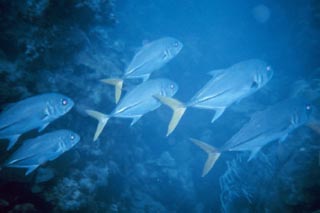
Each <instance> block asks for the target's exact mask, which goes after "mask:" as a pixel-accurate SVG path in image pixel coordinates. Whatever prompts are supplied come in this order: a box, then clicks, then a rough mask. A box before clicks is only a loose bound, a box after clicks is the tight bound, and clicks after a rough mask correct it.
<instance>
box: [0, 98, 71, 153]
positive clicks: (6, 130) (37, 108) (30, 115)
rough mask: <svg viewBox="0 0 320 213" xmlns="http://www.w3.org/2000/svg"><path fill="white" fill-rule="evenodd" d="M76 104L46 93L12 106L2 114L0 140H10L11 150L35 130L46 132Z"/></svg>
mask: <svg viewBox="0 0 320 213" xmlns="http://www.w3.org/2000/svg"><path fill="white" fill-rule="evenodd" d="M73 106H74V102H73V101H72V100H71V99H70V98H69V97H67V96H65V95H63V94H59V93H45V94H41V95H36V96H33V97H29V98H26V99H24V100H21V101H19V102H17V103H14V104H11V105H10V106H9V107H8V108H7V109H5V110H4V111H3V112H2V113H1V114H0V139H8V140H9V145H8V147H7V150H10V149H11V148H12V147H13V146H14V145H15V143H16V142H17V141H18V139H19V137H20V136H21V135H22V134H24V133H26V132H28V131H30V130H33V129H38V131H39V132H41V131H42V130H44V129H45V128H46V127H47V126H48V125H49V124H50V123H51V122H52V121H54V120H56V119H57V118H59V117H61V116H63V115H64V114H66V113H67V112H69V111H70V110H71V108H72V107H73Z"/></svg>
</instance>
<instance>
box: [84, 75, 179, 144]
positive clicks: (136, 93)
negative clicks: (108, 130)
mask: <svg viewBox="0 0 320 213" xmlns="http://www.w3.org/2000/svg"><path fill="white" fill-rule="evenodd" d="M177 91H178V85H177V84H176V83H175V82H173V81H171V80H168V79H164V78H160V79H153V80H148V81H146V82H144V83H142V84H140V85H138V86H136V87H135V88H134V89H133V90H131V91H130V92H128V93H127V94H126V96H125V97H123V99H121V101H120V103H119V104H118V105H117V106H116V108H115V109H114V110H113V112H112V113H111V114H110V115H106V114H103V113H100V112H97V111H94V110H86V112H87V114H88V115H90V116H91V117H93V118H95V119H97V120H98V121H99V123H98V126H97V130H96V133H95V135H94V139H93V140H94V141H95V140H97V139H98V137H99V135H100V134H101V132H102V130H103V128H104V127H105V125H106V124H107V122H108V120H109V119H110V118H111V117H118V118H131V119H133V120H132V122H131V125H133V124H135V123H136V122H137V121H138V120H139V119H140V118H141V117H142V116H143V115H144V114H146V113H147V112H150V111H153V110H155V109H157V108H158V107H160V105H161V103H160V102H159V101H158V100H157V99H156V98H155V97H154V96H155V95H161V96H164V97H172V96H173V95H174V94H175V93H176V92H177Z"/></svg>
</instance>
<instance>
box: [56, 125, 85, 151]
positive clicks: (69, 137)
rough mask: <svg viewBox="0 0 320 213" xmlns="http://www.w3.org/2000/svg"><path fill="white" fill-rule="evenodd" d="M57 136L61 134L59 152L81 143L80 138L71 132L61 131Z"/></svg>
mask: <svg viewBox="0 0 320 213" xmlns="http://www.w3.org/2000/svg"><path fill="white" fill-rule="evenodd" d="M57 134H60V139H61V141H60V143H59V150H60V151H61V152H65V151H67V150H69V149H71V148H72V147H73V146H75V145H76V144H77V143H78V142H79V141H80V136H79V135H78V134H77V133H75V132H73V131H70V130H60V131H59V132H58V133H57Z"/></svg>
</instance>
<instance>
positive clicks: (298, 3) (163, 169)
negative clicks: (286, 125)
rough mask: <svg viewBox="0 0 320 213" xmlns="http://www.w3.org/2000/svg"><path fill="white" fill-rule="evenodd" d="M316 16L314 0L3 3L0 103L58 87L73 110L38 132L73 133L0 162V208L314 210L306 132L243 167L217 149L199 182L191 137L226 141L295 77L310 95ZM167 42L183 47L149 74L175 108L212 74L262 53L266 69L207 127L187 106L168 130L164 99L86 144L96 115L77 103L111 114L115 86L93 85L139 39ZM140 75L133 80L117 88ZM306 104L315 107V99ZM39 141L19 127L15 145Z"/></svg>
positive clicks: (317, 186) (313, 145) (206, 116)
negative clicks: (30, 154) (34, 161)
mask: <svg viewBox="0 0 320 213" xmlns="http://www.w3.org/2000/svg"><path fill="white" fill-rule="evenodd" d="M319 16H320V3H319V2H318V1H316V0H308V1H302V0H294V1H290V2H288V1H254V0H247V1H244V0H242V1H230V0H226V1H215V0H214V1H206V0H203V1H191V0H184V1H183V0H176V1H151V0H136V1H128V0H118V1H116V0H113V1H111V0H109V1H102V0H95V1H85V0H81V1H67V0H65V1H64V0H62V1H59V3H57V2H53V1H46V0H40V1H33V0H25V1H21V2H20V3H17V2H11V1H5V0H3V1H0V29H1V32H3V33H1V35H0V47H1V49H0V76H1V84H0V95H1V96H0V97H1V98H0V108H1V109H2V110H5V109H6V107H8V106H10V104H12V103H14V102H17V101H19V100H22V99H24V98H27V97H30V96H33V95H36V94H41V93H46V92H60V93H63V94H65V95H68V96H69V97H71V98H72V99H73V100H74V102H75V107H74V108H73V110H72V111H71V112H69V113H68V114H66V115H65V116H63V117H62V118H60V119H58V120H57V121H55V122H54V123H52V124H51V125H49V126H48V128H46V129H45V131H44V133H46V132H50V131H53V130H58V129H61V128H67V129H71V130H73V131H75V132H77V133H78V134H79V135H80V136H81V141H80V142H79V144H77V146H76V147H74V148H73V149H71V150H69V151H68V152H66V153H65V154H63V155H62V156H60V157H59V158H58V159H57V160H55V161H52V162H48V163H46V164H44V165H42V166H41V168H39V169H37V171H35V172H34V173H32V174H30V175H29V176H25V175H24V171H23V170H21V169H12V168H11V169H10V168H3V169H2V170H1V172H0V180H1V181H0V211H2V212H9V211H10V210H11V211H13V212H14V211H17V212H19V211H23V209H24V210H25V211H27V210H28V211H35V212H67V211H72V212H89V211H91V212H315V211H317V210H318V209H320V204H319V195H320V183H319V181H318V180H319V177H320V172H319V171H320V170H319V148H320V147H319V144H318V141H319V135H318V134H317V131H314V130H312V129H310V128H308V127H306V126H302V127H301V128H298V129H297V130H295V131H294V132H292V133H290V135H289V136H288V138H287V139H286V140H285V141H284V142H283V143H281V144H279V143H278V142H277V141H274V142H272V143H270V144H268V145H267V146H266V147H264V148H263V149H262V150H261V152H259V153H258V155H257V156H256V158H254V159H253V160H252V161H250V162H247V159H248V156H249V155H248V153H247V152H232V153H229V152H226V153H223V154H222V156H221V157H220V158H219V160H218V161H217V163H216V164H215V165H214V167H213V168H212V170H211V171H210V172H209V173H208V175H207V176H205V177H203V178H202V177H201V172H202V168H203V165H204V162H205V160H206V157H207V156H206V154H205V153H204V152H203V151H201V149H199V148H198V147H196V146H195V145H194V144H192V143H191V142H190V141H189V138H190V137H193V138H199V139H201V140H203V141H206V142H208V143H209V144H211V145H214V146H217V147H219V146H221V145H223V144H224V143H225V142H226V141H227V140H228V139H230V138H231V137H232V135H233V134H235V133H236V132H237V131H238V130H239V129H240V128H241V127H242V126H243V125H245V124H246V123H247V122H248V121H249V119H250V118H251V116H252V114H253V113H254V112H256V111H259V110H263V109H265V108H267V107H268V106H270V105H272V104H274V103H277V102H279V101H281V100H284V99H286V98H289V97H290V96H291V95H292V93H293V91H294V90H296V89H298V88H299V86H298V85H301V84H297V82H298V81H300V82H301V80H303V82H304V83H303V85H304V86H306V88H307V89H306V90H307V92H306V93H307V94H308V95H311V96H312V97H314V96H315V97H318V93H319V91H318V89H319V82H318V79H319V58H320V51H319V49H320V40H319V38H320V18H319ZM164 36H172V37H175V38H177V39H178V40H179V41H181V42H182V43H183V44H184V47H183V49H182V51H181V52H180V53H179V54H178V55H177V56H176V57H175V58H174V59H173V60H172V61H170V62H169V63H168V64H166V65H165V66H164V67H162V68H161V69H160V70H157V71H155V72H154V73H153V74H152V75H151V78H157V77H165V78H169V79H171V80H174V81H175V82H176V83H177V84H178V85H179V91H178V92H177V94H176V95H175V96H174V97H175V98H177V99H179V100H182V101H184V102H187V101H188V100H189V99H190V98H191V97H192V96H193V95H194V94H195V93H196V92H197V91H198V90H199V89H201V88H202V87H203V85H204V84H205V83H206V82H208V81H209V80H210V78H211V77H210V76H209V75H208V74H207V73H208V72H209V71H211V70H215V69H225V68H228V67H230V66H232V65H233V64H236V63H238V62H241V61H244V60H248V59H251V58H258V59H261V60H264V61H267V62H268V63H269V64H270V65H271V66H272V68H273V70H274V76H273V78H272V80H271V81H270V82H269V83H268V84H267V85H266V86H265V87H263V88H262V89H261V90H259V91H258V92H257V93H255V94H254V95H252V96H249V97H248V98H245V99H244V100H242V101H240V102H239V103H236V104H233V105H232V106H231V107H230V108H228V109H227V110H226V111H225V113H224V114H223V115H222V116H221V117H220V118H219V119H218V120H217V121H216V122H215V123H214V124H211V123H210V121H211V118H212V116H213V114H214V112H213V111H207V110H199V109H192V108H190V109H188V110H187V112H186V113H185V115H184V117H183V118H182V120H181V122H180V124H179V125H178V127H177V128H176V130H175V131H174V132H173V134H172V135H170V136H169V137H166V136H165V134H166V131H167V125H168V122H169V120H170V117H171V111H170V109H169V108H168V107H165V106H161V107H160V108H159V109H157V110H155V111H153V112H150V113H148V114H146V115H144V116H143V117H142V119H141V120H139V121H138V122H137V123H136V124H135V125H134V126H132V127H130V122H131V121H130V120H126V119H117V118H112V119H111V120H110V121H109V122H108V124H107V126H106V128H105V129H104V131H103V133H102V134H101V136H100V138H99V140H98V141H96V142H93V140H92V138H93V134H94V131H95V128H96V124H97V122H96V120H94V119H92V118H90V117H88V116H87V115H86V114H85V112H84V110H85V109H88V108H92V109H95V110H99V111H102V112H104V113H110V112H111V111H112V110H113V109H114V107H115V106H116V105H115V103H114V100H113V95H114V90H113V88H112V87H111V86H108V85H104V84H102V83H101V82H100V81H99V80H100V79H102V78H107V77H115V76H121V74H122V73H123V72H124V70H125V68H126V66H127V65H128V64H129V63H130V61H131V59H132V57H133V56H134V54H135V53H136V52H137V51H138V50H139V48H141V46H142V45H143V44H146V43H148V42H151V41H154V40H156V39H159V38H162V37H164ZM139 83H140V81H135V80H134V81H130V82H129V83H128V84H127V85H125V88H124V93H126V92H127V91H130V90H131V89H132V88H133V87H134V86H135V85H137V84H139ZM308 97H309V96H308ZM313 104H314V105H315V106H316V108H317V107H318V106H319V100H318V99H316V100H313ZM317 116H319V115H318V114H317V115H316V116H315V117H314V118H315V120H317V119H318V118H319V117H317ZM270 119H276V118H274V117H273V116H272V115H270ZM318 124H319V123H318ZM37 135H39V133H38V132H37V131H31V132H28V133H27V134H24V135H23V136H22V137H21V138H20V140H19V142H18V145H17V146H16V147H15V149H18V147H19V145H21V144H22V143H23V141H24V140H26V139H29V138H33V137H36V136H37ZM1 143H2V144H1V146H0V149H1V153H3V154H2V155H1V158H0V160H1V163H2V164H3V163H4V162H5V160H6V159H7V158H8V156H9V155H10V154H11V152H6V150H5V149H6V145H7V141H6V140H1Z"/></svg>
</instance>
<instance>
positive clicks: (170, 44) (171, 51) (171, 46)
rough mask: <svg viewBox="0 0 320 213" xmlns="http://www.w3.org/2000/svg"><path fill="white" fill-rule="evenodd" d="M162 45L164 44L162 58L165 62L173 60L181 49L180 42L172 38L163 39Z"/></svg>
mask: <svg viewBox="0 0 320 213" xmlns="http://www.w3.org/2000/svg"><path fill="white" fill-rule="evenodd" d="M164 43H165V51H164V57H163V58H164V60H166V61H169V60H171V59H172V58H174V57H175V56H176V55H178V54H179V52H180V51H181V49H182V48H183V44H182V42H180V41H179V40H177V39H175V38H172V37H167V38H165V39H164Z"/></svg>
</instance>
